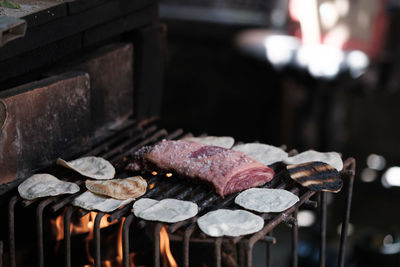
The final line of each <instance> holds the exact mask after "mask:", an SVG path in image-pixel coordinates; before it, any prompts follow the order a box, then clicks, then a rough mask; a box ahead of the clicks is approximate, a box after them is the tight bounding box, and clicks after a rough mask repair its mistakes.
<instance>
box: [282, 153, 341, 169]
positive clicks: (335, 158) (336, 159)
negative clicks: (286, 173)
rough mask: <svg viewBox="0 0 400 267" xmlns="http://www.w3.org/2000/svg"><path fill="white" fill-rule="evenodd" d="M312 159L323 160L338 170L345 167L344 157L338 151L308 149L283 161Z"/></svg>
mask: <svg viewBox="0 0 400 267" xmlns="http://www.w3.org/2000/svg"><path fill="white" fill-rule="evenodd" d="M312 161H321V162H324V163H327V164H329V165H331V166H332V167H334V168H335V169H336V170H338V171H341V170H342V169H343V160H342V157H341V156H340V155H339V153H337V152H318V151H314V150H307V151H305V152H302V153H300V154H297V155H296V156H293V157H289V158H287V159H285V160H284V161H283V162H284V163H285V164H287V165H289V164H290V165H294V164H302V163H307V162H312Z"/></svg>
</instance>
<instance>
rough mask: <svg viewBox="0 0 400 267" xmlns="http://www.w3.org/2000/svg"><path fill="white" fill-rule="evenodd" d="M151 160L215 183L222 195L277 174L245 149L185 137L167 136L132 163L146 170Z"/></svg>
mask: <svg viewBox="0 0 400 267" xmlns="http://www.w3.org/2000/svg"><path fill="white" fill-rule="evenodd" d="M148 163H150V164H154V165H156V166H157V167H158V168H160V169H163V170H165V171H174V172H176V173H178V174H181V175H185V176H187V177H189V178H197V179H199V180H201V181H204V182H207V183H211V184H212V185H213V186H214V188H215V190H216V192H217V193H218V194H219V195H220V196H222V197H224V196H226V195H228V194H231V193H234V192H238V191H241V190H244V189H247V188H250V187H256V186H260V185H263V184H265V183H267V182H269V181H270V180H272V178H273V177H274V171H273V170H272V169H270V168H268V167H267V166H265V165H264V164H262V163H260V162H258V161H256V160H254V159H253V158H251V157H249V156H247V155H246V154H244V153H242V152H239V151H233V150H230V149H225V148H221V147H216V146H207V145H203V144H200V143H195V142H191V141H183V140H179V141H170V140H163V141H161V142H159V143H158V144H156V145H155V146H153V147H152V148H151V149H149V148H146V149H143V150H141V151H138V154H136V156H135V160H134V162H133V163H132V164H131V166H130V167H131V169H134V170H140V169H142V170H143V168H144V167H146V165H147V164H148Z"/></svg>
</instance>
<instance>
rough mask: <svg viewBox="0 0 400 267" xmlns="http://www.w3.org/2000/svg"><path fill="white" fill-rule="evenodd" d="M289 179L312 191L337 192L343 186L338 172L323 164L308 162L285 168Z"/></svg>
mask: <svg viewBox="0 0 400 267" xmlns="http://www.w3.org/2000/svg"><path fill="white" fill-rule="evenodd" d="M286 168H287V170H288V172H289V174H290V177H291V178H292V179H293V180H295V181H296V182H298V183H299V184H301V185H302V186H304V187H307V188H309V189H311V190H314V191H329V192H334V193H336V192H339V191H340V189H341V188H342V186H343V181H342V179H341V178H340V174H339V172H338V171H337V170H336V169H335V168H334V167H332V166H331V165H329V164H326V163H324V162H318V161H314V162H308V163H303V164H296V165H287V166H286Z"/></svg>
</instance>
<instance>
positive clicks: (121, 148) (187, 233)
mask: <svg viewBox="0 0 400 267" xmlns="http://www.w3.org/2000/svg"><path fill="white" fill-rule="evenodd" d="M154 121H155V119H153V118H151V119H148V120H144V121H141V122H136V121H129V122H128V123H126V124H125V125H124V127H123V128H121V129H119V130H116V131H115V132H113V133H112V134H111V135H110V136H109V137H107V138H105V140H102V141H100V143H99V144H98V145H96V146H94V147H93V149H92V150H90V151H88V152H86V153H85V154H84V155H82V156H85V155H93V156H101V157H103V158H105V159H107V160H109V161H110V162H111V163H112V164H113V165H114V166H115V167H116V171H117V176H121V175H122V176H127V173H126V171H125V168H124V167H125V165H126V164H127V163H128V161H129V156H130V155H132V153H133V152H134V151H136V150H137V149H139V148H141V147H142V146H144V145H149V144H152V143H154V142H156V141H158V140H161V139H176V138H179V137H183V136H184V132H183V130H181V129H178V130H176V131H174V132H172V133H170V134H168V132H167V131H166V130H165V129H158V128H157V126H156V125H155V124H154ZM296 153H297V151H296V150H292V151H290V152H289V154H292V155H293V154H296ZM272 168H274V170H275V171H276V175H275V177H274V179H273V180H272V181H270V182H269V183H267V184H265V185H264V186H263V187H267V188H281V189H286V190H288V191H291V192H292V193H294V194H296V195H298V196H299V198H300V201H299V202H298V203H296V204H295V205H294V206H292V207H291V208H289V209H287V210H286V211H284V212H280V213H263V214H260V216H261V217H262V218H263V219H264V220H265V224H264V227H263V229H262V230H260V231H259V232H257V233H255V234H251V235H247V236H240V237H219V238H211V237H206V236H205V235H204V234H203V235H201V234H200V236H201V237H200V238H199V237H195V238H192V236H193V234H194V233H196V231H199V229H198V226H197V224H196V221H197V219H198V217H199V216H201V215H202V214H204V213H205V212H208V211H211V210H216V209H219V208H235V204H234V198H235V197H236V196H237V194H238V193H234V194H231V195H229V196H227V197H226V198H225V199H221V198H220V197H219V196H218V195H217V194H216V193H215V192H213V191H210V190H209V189H208V188H207V187H205V186H203V185H196V184H194V183H190V182H188V181H185V180H183V179H179V178H178V177H173V178H165V177H163V176H161V175H156V176H153V177H150V178H149V179H148V185H151V184H152V183H156V184H157V186H155V187H154V188H152V189H149V190H148V191H147V193H146V194H145V195H144V196H142V197H151V198H154V199H158V200H160V199H164V198H167V197H169V198H171V197H173V198H176V199H185V200H189V201H193V202H195V203H197V204H198V206H199V215H198V216H196V217H194V218H191V219H188V220H185V221H182V222H178V223H174V224H164V223H156V226H155V227H154V236H153V237H154V266H156V267H158V266H160V247H159V246H160V242H159V239H160V231H161V228H162V227H163V226H167V227H168V232H169V235H170V238H171V239H172V240H179V241H181V242H182V243H183V246H182V247H183V251H182V255H183V263H182V265H183V266H185V267H186V266H189V255H190V251H189V248H190V242H195V241H196V240H197V241H200V242H208V243H212V244H213V245H214V248H215V249H214V253H215V266H221V246H222V243H223V242H231V243H232V244H234V245H238V248H239V257H238V258H239V265H240V266H252V249H253V246H254V244H255V243H256V242H258V241H264V242H267V244H268V245H267V251H266V252H267V256H268V259H267V266H270V264H271V257H270V255H271V251H270V249H271V245H272V244H274V243H275V242H276V239H275V237H273V236H272V232H273V229H274V228H275V227H276V226H277V225H279V224H280V223H282V222H283V223H285V224H287V225H289V226H290V227H291V231H292V247H291V252H292V253H291V255H292V266H297V265H298V261H297V245H298V225H297V212H298V209H299V207H300V206H302V205H304V206H309V207H314V208H317V207H319V209H320V216H321V218H320V221H321V227H320V229H321V231H320V235H321V239H320V240H321V241H320V255H321V256H320V266H321V267H324V266H325V250H326V223H327V222H326V217H327V203H326V202H327V201H326V192H320V193H319V200H318V202H316V201H311V200H310V198H311V197H312V196H313V195H314V194H316V192H315V191H311V190H308V189H306V188H303V187H301V186H299V185H297V184H296V183H295V182H293V181H292V180H291V179H290V178H289V177H288V174H287V172H286V171H285V170H284V166H282V165H281V164H275V165H274V166H272ZM56 169H57V168H56ZM57 171H58V172H60V168H58V170H57ZM63 173H64V175H65V174H66V173H67V171H65V170H61V174H63ZM354 174H355V160H354V159H353V158H349V159H347V160H346V161H345V162H344V169H343V171H342V172H341V175H342V177H343V179H345V180H348V183H347V188H346V189H347V192H346V202H345V209H344V210H345V212H344V216H343V223H342V232H341V240H340V246H339V260H338V266H340V267H342V266H344V253H345V245H346V233H347V230H348V222H349V217H350V207H351V198H352V191H353V182H354ZM69 175H70V174H69ZM73 176H74V177H76V176H77V175H73ZM58 177H62V178H63V179H64V180H73V181H74V182H76V183H78V184H79V185H82V184H83V180H76V179H75V180H74V177H71V176H61V175H58ZM193 192H195V193H193ZM80 193H82V192H79V193H76V194H73V195H68V196H56V197H47V198H44V199H36V200H33V201H26V200H22V199H21V198H20V197H19V195H18V194H16V195H14V196H13V197H11V199H10V200H9V254H10V266H11V267H15V266H16V258H15V222H14V218H15V216H14V215H15V214H14V212H15V205H16V204H17V203H18V202H21V204H22V205H23V206H24V207H28V206H30V205H32V204H34V203H37V206H36V234H37V254H38V266H39V267H44V264H45V263H44V244H43V243H44V241H43V213H44V210H45V209H48V210H49V211H51V212H53V213H55V212H57V211H59V210H60V209H62V208H65V214H64V243H65V260H64V263H65V264H64V266H66V267H70V266H71V235H70V231H69V229H70V224H71V217H72V215H73V213H78V216H81V217H82V216H84V215H86V214H87V213H88V212H89V211H86V210H83V209H80V208H77V207H75V206H72V205H71V204H70V203H71V202H72V201H73V199H74V198H75V197H76V196H77V195H79V194H80ZM132 203H133V202H132ZM132 203H129V204H127V205H125V206H124V207H122V208H121V209H118V210H116V211H114V212H111V213H109V217H108V219H107V220H108V221H109V222H112V221H114V220H118V221H119V222H120V223H123V225H122V227H123V228H122V229H123V230H122V231H123V232H122V245H123V266H125V267H129V253H130V251H129V239H130V237H131V236H132V235H131V234H130V229H131V225H132V223H134V222H135V223H138V224H140V223H141V224H145V223H146V222H145V221H143V220H141V219H138V218H135V216H134V215H133V214H132V213H131V211H130V210H131V207H132ZM104 215H105V213H103V212H98V213H97V215H96V218H95V223H94V230H93V231H94V243H95V255H94V266H95V267H100V266H101V250H100V246H101V242H100V240H101V235H100V233H101V232H100V221H101V219H102V218H103V216H104ZM123 218H124V219H123ZM197 235H198V233H197ZM0 245H1V244H0ZM0 248H1V249H2V246H0Z"/></svg>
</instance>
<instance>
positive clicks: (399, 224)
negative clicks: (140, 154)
mask: <svg viewBox="0 0 400 267" xmlns="http://www.w3.org/2000/svg"><path fill="white" fill-rule="evenodd" d="M373 2H374V1H373ZM377 2H379V1H375V3H377ZM218 3H220V5H219V6H218V5H217V4H215V3H214V4H212V3H209V2H206V1H197V2H196V1H193V2H186V3H182V2H178V1H172V0H168V1H167V0H166V1H162V2H161V7H160V15H161V19H162V21H163V22H165V23H166V25H167V28H168V34H167V36H168V46H167V55H166V64H165V65H166V66H165V88H164V96H163V109H162V115H161V117H162V119H163V123H164V124H165V126H166V127H167V128H170V129H171V128H183V129H184V130H185V131H190V132H192V133H193V134H195V135H200V134H202V133H207V134H209V135H228V136H233V137H234V138H235V139H236V140H237V141H244V142H253V141H260V142H263V143H266V144H272V145H281V144H286V145H288V148H289V149H291V148H297V149H298V150H299V151H304V150H306V149H310V148H313V149H317V150H320V151H338V152H341V153H343V156H344V157H345V158H346V157H349V156H352V157H355V158H356V160H357V175H356V182H355V187H354V195H353V206H352V210H351V212H352V213H351V214H352V215H351V219H350V222H351V227H352V231H351V234H350V239H349V240H350V243H349V245H348V249H347V255H348V257H347V261H346V262H347V263H346V266H400V250H399V248H398V245H399V243H397V242H400V240H399V233H400V212H399V203H400V193H399V192H400V191H399V187H384V186H383V185H382V183H381V179H382V175H383V174H384V173H385V171H386V170H387V169H388V168H390V167H393V166H399V164H400V163H399V162H400V124H399V118H400V105H399V103H400V83H399V79H400V69H399V67H398V66H399V54H400V49H399V47H400V46H399V45H398V44H399V40H398V33H399V31H398V29H399V26H400V23H399V19H398V18H399V8H398V6H396V5H393V3H390V2H389V3H387V5H386V6H385V7H386V9H385V11H384V16H385V19H386V20H387V22H388V24H387V31H386V33H385V35H383V36H382V38H383V39H382V46H381V47H380V51H379V53H378V55H377V56H376V57H374V58H370V64H369V67H368V69H367V70H366V71H365V73H364V74H363V75H361V76H360V77H357V78H353V77H352V76H351V75H349V73H348V72H345V71H344V72H342V73H340V74H339V75H337V76H336V77H335V78H333V79H321V78H316V77H313V76H312V75H311V74H310V73H308V72H307V71H305V70H302V69H299V68H296V67H293V66H290V65H289V66H285V67H283V68H279V69H277V68H274V66H273V65H272V64H271V63H270V62H268V60H267V59H266V58H265V56H263V51H262V48H261V52H260V51H253V53H248V51H245V50H244V49H243V47H238V45H237V44H235V40H236V38H237V37H238V35H239V34H240V33H242V32H244V31H246V30H249V29H257V30H260V29H261V30H276V29H277V28H279V30H282V29H283V30H285V27H286V26H287V24H285V25H283V26H282V25H281V26H280V27H277V26H276V25H274V24H273V23H271V20H270V14H271V8H272V6H273V5H272V3H270V2H267V4H268V3H269V4H270V5H267V4H266V5H264V6H262V7H260V6H258V7H257V8H254V6H257V4H259V3H260V2H251V1H242V2H240V1H237V2H235V1H226V2H224V3H225V5H223V4H221V1H218ZM252 4H253V6H252ZM273 4H274V5H275V6H276V5H277V6H281V7H282V10H285V6H287V3H285V2H284V1H282V2H280V1H278V2H277V3H273ZM177 6H178V7H182V6H183V7H187V6H189V7H193V6H194V7H200V8H201V9H203V8H210V10H213V9H214V8H216V7H217V8H220V10H224V9H225V10H231V9H237V8H238V7H239V8H242V9H245V10H250V11H254V10H256V11H257V12H259V11H262V12H264V13H265V14H266V17H265V21H261V22H260V21H259V22H257V23H256V22H254V21H252V22H246V23H243V22H240V23H239V22H235V21H233V22H232V21H229V22H228V23H227V22H226V20H222V21H218V19H215V17H212V16H211V15H210V17H204V18H203V19H202V20H199V19H197V17H196V16H195V13H194V14H191V13H190V14H188V13H187V14H186V16H183V17H182V14H180V13H179V12H177V14H178V15H177V14H175V13H174V12H171V8H170V7H177ZM221 16H222V15H221ZM217 17H218V16H217ZM249 49H250V50H257V49H260V48H259V47H250V48H249ZM255 54H257V55H261V56H254V55H255ZM371 154H377V155H380V156H382V157H383V158H384V159H385V161H386V164H385V166H384V167H383V169H381V170H376V169H371V168H369V167H368V165H367V158H368V156H369V155H371ZM371 175H372V176H371ZM371 177H372V178H371ZM396 179H398V180H400V176H397V177H396ZM330 198H332V201H331V202H330V203H331V204H329V213H328V229H329V230H328V242H329V246H328V247H329V248H330V249H329V251H328V257H327V259H328V263H327V266H335V265H336V256H337V255H336V253H337V247H338V244H337V241H338V237H339V235H338V233H337V228H338V226H339V224H340V218H341V217H342V212H343V210H342V207H343V198H344V195H342V194H337V195H330ZM279 229H280V230H278V232H279V234H280V235H281V236H279V234H278V235H277V236H278V240H279V241H278V244H277V245H276V246H275V248H274V253H275V254H274V258H273V261H274V263H275V264H278V265H275V266H282V265H283V264H284V262H286V261H282V257H283V258H285V257H288V254H287V253H288V247H289V243H288V242H289V240H290V239H289V237H290V235H289V232H288V230H285V228H284V227H281V228H279ZM300 233H301V234H300V237H301V243H300V250H299V254H300V265H302V266H313V265H315V264H317V262H318V243H317V242H318V240H317V237H318V228H317V227H316V226H315V225H313V226H311V227H303V228H300ZM279 237H281V239H279ZM389 247H391V248H392V249H393V251H392V252H391V253H385V252H383V251H384V250H385V248H386V249H388V248H389ZM258 251H259V253H261V255H263V254H262V253H264V250H263V248H262V247H261V248H259V250H258ZM285 251H286V252H285ZM285 253H286V254H285ZM263 257H264V256H261V258H260V257H258V258H257V257H256V258H257V260H258V262H256V264H260V266H262V264H263V260H264V258H263Z"/></svg>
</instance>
